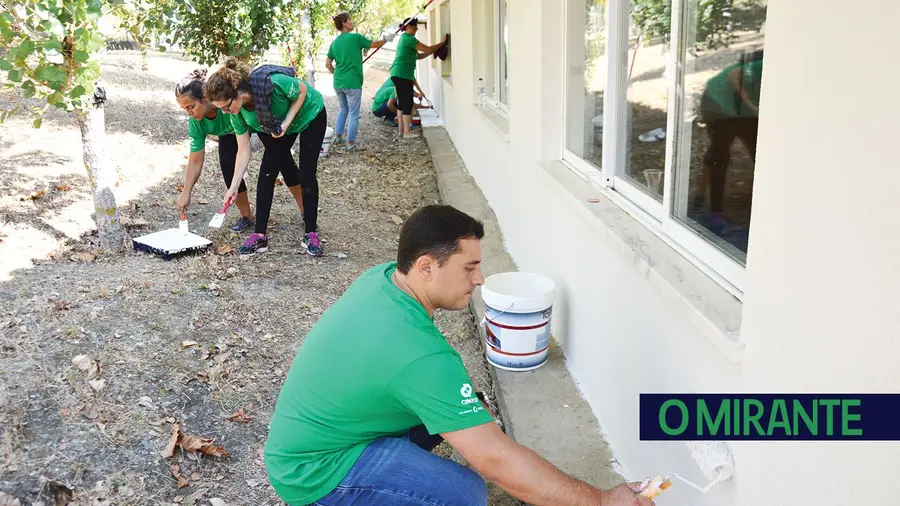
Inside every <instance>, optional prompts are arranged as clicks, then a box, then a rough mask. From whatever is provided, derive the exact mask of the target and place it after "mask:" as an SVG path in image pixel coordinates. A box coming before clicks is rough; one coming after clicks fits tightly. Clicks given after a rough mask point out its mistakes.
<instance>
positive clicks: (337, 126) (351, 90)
mask: <svg viewBox="0 0 900 506" xmlns="http://www.w3.org/2000/svg"><path fill="white" fill-rule="evenodd" d="M333 20H334V27H335V28H337V29H338V30H339V31H340V32H341V34H340V35H338V36H337V37H336V38H335V39H334V41H333V42H332V43H331V46H329V47H328V56H327V57H326V58H325V67H326V68H328V71H329V72H331V73H332V74H334V93H335V94H336V95H337V98H338V102H340V104H341V109H340V111H338V115H337V119H336V120H335V122H334V139H333V140H332V141H331V142H332V144H334V143H337V142H340V141H341V140H342V139H343V136H344V126H346V127H347V144H346V146H344V149H345V150H347V151H350V150H352V149H353V148H355V147H356V130H357V128H358V127H359V104H360V102H361V101H362V85H363V65H362V50H363V49H372V48H374V49H377V48H380V47H381V46H383V45H385V44H386V43H387V42H388V39H387V38H385V39H382V40H376V41H372V40H370V39H369V38H368V37H366V36H365V35H361V34H359V33H352V32H353V29H354V26H353V21H351V20H350V15H349V14H347V13H346V12H342V13H340V14H338V15H337V16H335V17H334V18H333ZM391 38H393V37H391ZM335 63H336V64H337V67H335V66H334V64H335Z"/></svg>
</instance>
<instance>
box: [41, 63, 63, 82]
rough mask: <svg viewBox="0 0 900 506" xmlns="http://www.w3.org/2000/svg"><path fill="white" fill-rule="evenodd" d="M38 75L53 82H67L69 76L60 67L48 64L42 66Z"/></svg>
mask: <svg viewBox="0 0 900 506" xmlns="http://www.w3.org/2000/svg"><path fill="white" fill-rule="evenodd" d="M37 77H38V79H42V80H44V81H47V82H49V83H51V84H52V83H57V82H61V83H65V82H66V78H67V77H68V76H67V75H66V73H65V72H64V71H63V70H61V69H60V68H58V67H55V66H54V67H50V66H48V67H44V68H42V69H41V71H40V73H39V74H38V76H37Z"/></svg>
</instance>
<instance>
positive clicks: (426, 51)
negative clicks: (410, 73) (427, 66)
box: [416, 39, 446, 60]
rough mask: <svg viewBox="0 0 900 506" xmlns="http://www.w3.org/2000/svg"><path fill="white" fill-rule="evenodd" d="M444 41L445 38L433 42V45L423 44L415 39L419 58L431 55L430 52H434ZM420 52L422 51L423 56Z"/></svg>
mask: <svg viewBox="0 0 900 506" xmlns="http://www.w3.org/2000/svg"><path fill="white" fill-rule="evenodd" d="M445 42H446V39H445V40H442V41H441V42H438V43H437V44H435V45H433V46H426V45H425V44H422V42H421V41H416V51H419V55H420V56H419V59H420V60H421V59H422V58H425V57H426V56H431V55H432V54H434V52H435V51H437V50H438V49H440V48H441V46H443V45H444V43H445ZM422 53H424V56H422Z"/></svg>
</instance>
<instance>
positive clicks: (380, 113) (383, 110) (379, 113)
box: [372, 102, 394, 118]
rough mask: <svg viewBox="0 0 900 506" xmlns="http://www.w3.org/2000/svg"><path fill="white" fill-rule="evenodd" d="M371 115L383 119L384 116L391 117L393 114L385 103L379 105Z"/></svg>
mask: <svg viewBox="0 0 900 506" xmlns="http://www.w3.org/2000/svg"><path fill="white" fill-rule="evenodd" d="M372 114H374V115H375V117H376V118H384V117H385V116H392V115H393V114H394V113H392V112H391V110H390V108H388V103H387V102H385V103H383V104H381V106H380V107H379V108H378V109H375V110H374V111H372Z"/></svg>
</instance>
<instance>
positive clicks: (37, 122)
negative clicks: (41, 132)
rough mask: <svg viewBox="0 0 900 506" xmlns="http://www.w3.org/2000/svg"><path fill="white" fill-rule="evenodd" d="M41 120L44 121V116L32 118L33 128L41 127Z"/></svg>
mask: <svg viewBox="0 0 900 506" xmlns="http://www.w3.org/2000/svg"><path fill="white" fill-rule="evenodd" d="M43 121H44V118H38V119H36V120H34V123H33V125H34V128H41V123H43Z"/></svg>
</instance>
